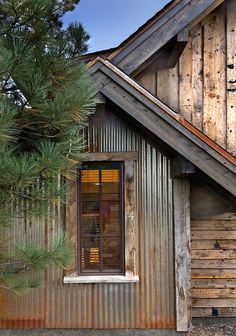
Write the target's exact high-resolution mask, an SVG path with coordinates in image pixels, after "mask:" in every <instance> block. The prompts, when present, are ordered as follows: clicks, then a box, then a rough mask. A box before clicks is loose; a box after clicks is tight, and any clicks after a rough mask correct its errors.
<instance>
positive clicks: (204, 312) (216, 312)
mask: <svg viewBox="0 0 236 336" xmlns="http://www.w3.org/2000/svg"><path fill="white" fill-rule="evenodd" d="M193 317H216V318H217V317H236V308H232V307H214V308H194V309H193Z"/></svg>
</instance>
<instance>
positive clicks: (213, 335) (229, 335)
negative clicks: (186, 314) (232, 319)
mask: <svg viewBox="0 0 236 336" xmlns="http://www.w3.org/2000/svg"><path fill="white" fill-rule="evenodd" d="M187 336H236V325H218V326H212V327H202V326H196V327H193V330H192V331H190V332H188V334H187Z"/></svg>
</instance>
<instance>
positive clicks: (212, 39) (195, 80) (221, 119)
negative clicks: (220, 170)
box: [137, 0, 236, 155]
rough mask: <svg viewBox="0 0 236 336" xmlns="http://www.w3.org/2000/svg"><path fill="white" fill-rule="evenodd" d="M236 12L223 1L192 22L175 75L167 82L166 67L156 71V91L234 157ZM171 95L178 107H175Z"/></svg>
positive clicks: (228, 2) (235, 139)
mask: <svg viewBox="0 0 236 336" xmlns="http://www.w3.org/2000/svg"><path fill="white" fill-rule="evenodd" d="M235 15H236V3H235V1H233V0H228V1H227V2H225V4H223V5H221V6H220V7H219V8H217V9H216V10H215V11H213V12H211V13H209V15H208V16H207V17H205V18H204V20H202V22H201V23H199V24H196V25H195V26H192V28H191V29H190V37H189V42H188V45H187V46H186V48H185V51H184V52H183V54H182V55H181V57H180V60H179V65H178V67H179V73H178V78H174V79H173V80H172V83H171V84H170V86H169V84H168V83H169V80H168V78H169V69H164V70H161V72H160V74H159V73H158V72H157V77H158V78H159V80H158V85H157V93H156V94H157V97H158V98H160V99H161V100H163V102H165V103H166V104H167V105H169V106H172V107H173V108H174V109H175V110H176V111H178V112H179V113H180V114H181V115H183V116H184V117H185V118H186V119H187V120H190V121H191V122H192V123H193V125H195V126H196V127H197V128H198V129H200V130H203V131H204V132H205V133H206V134H207V135H208V136H209V137H210V138H211V139H213V140H214V141H216V142H217V143H218V144H220V145H221V146H223V147H225V148H226V149H227V150H228V151H229V152H230V153H232V154H233V155H235V154H236V113H235V110H236V61H235V45H236V21H235ZM157 63H158V60H157ZM156 65H157V66H158V64H156ZM153 71H154V70H153ZM138 76H139V78H138V79H137V80H138V81H140V82H142V73H140V74H139V75H138ZM143 76H144V77H145V76H146V74H145V72H143ZM151 78H154V73H153V74H152V75H151V74H150V79H151ZM144 81H147V82H149V80H148V79H145V80H144ZM176 85H177V87H176ZM149 86H150V83H149ZM147 88H148V87H147ZM170 92H171V94H170ZM176 94H178V96H176ZM173 98H174V99H175V102H177V105H178V108H175V107H174V105H173Z"/></svg>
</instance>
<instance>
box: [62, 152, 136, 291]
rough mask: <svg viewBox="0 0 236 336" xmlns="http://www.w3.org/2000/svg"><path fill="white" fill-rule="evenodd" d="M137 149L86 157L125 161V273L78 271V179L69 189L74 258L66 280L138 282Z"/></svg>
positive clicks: (68, 218)
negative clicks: (105, 273)
mask: <svg viewBox="0 0 236 336" xmlns="http://www.w3.org/2000/svg"><path fill="white" fill-rule="evenodd" d="M137 160H138V153H137V152H112V153H86V154H85V155H84V158H83V161H85V162H94V161H120V162H123V166H124V176H123V186H124V248H123V250H124V275H120V274H117V275H102V274H101V275H79V274H78V266H77V265H78V245H77V236H78V225H77V221H78V211H77V210H78V209H77V208H78V194H77V183H72V184H71V188H70V190H69V192H68V198H67V207H66V230H67V231H68V235H69V238H70V240H71V242H72V246H73V250H74V253H73V258H72V259H71V264H70V265H69V266H68V269H67V271H66V274H65V276H64V279H63V282H64V283H65V284H70V283H71V284H75V283H78V284H79V283H114V282H115V283H134V282H135V283H136V282H139V276H138V275H137V237H136V225H137V223H136V209H135V193H136V192H137V191H136V183H135V171H136V161H137Z"/></svg>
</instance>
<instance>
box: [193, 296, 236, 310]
mask: <svg viewBox="0 0 236 336" xmlns="http://www.w3.org/2000/svg"><path fill="white" fill-rule="evenodd" d="M192 305H193V307H226V308H229V307H236V299H224V300H222V299H209V298H207V299H193V301H192Z"/></svg>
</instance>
